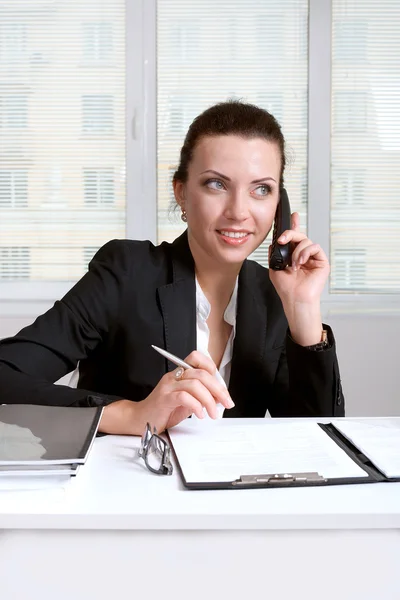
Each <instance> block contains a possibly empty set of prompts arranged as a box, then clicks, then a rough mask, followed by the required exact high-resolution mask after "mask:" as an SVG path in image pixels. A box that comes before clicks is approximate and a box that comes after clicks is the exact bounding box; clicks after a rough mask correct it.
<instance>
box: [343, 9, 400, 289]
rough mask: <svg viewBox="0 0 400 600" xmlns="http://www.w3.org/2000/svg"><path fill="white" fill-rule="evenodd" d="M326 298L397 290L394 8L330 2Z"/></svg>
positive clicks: (399, 29)
mask: <svg viewBox="0 0 400 600" xmlns="http://www.w3.org/2000/svg"><path fill="white" fill-rule="evenodd" d="M332 36H333V37H332V152H331V159H332V168H331V263H332V276H331V291H332V292H333V293H375V294H384V293H392V292H397V293H398V292H399V291H400V263H399V258H398V257H399V254H400V200H399V187H400V169H399V164H400V78H399V62H400V3H399V2H398V0H382V1H381V2H379V3H376V2H375V1H373V0H363V1H362V2H360V1H359V0H333V2H332Z"/></svg>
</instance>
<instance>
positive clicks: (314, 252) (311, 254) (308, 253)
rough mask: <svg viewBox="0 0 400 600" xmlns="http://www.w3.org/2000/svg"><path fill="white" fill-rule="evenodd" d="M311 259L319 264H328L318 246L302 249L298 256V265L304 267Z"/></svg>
mask: <svg viewBox="0 0 400 600" xmlns="http://www.w3.org/2000/svg"><path fill="white" fill-rule="evenodd" d="M311 258H312V259H313V260H315V261H318V262H321V264H322V263H328V257H327V256H326V254H325V252H324V251H323V250H322V248H321V246H320V245H319V244H310V246H307V247H306V248H304V250H302V252H301V253H300V255H299V258H298V264H299V265H305V264H307V262H308V261H309V260H310V259H311Z"/></svg>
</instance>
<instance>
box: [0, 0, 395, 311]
mask: <svg viewBox="0 0 400 600" xmlns="http://www.w3.org/2000/svg"><path fill="white" fill-rule="evenodd" d="M156 4H157V0H137V1H135V2H130V1H129V0H126V57H127V60H126V165H127V169H126V237H127V238H131V239H139V240H140V239H141V240H144V239H148V240H150V241H152V242H153V243H157V189H156V185H157V147H156V127H157V119H156V100H157V98H156V93H157V91H156V47H157V45H156V28H157V26H156V10H157V6H156ZM331 35H332V2H331V0H309V40H308V41H309V89H308V100H309V102H308V136H309V137H308V219H307V232H308V236H309V237H310V239H312V240H315V241H318V243H319V244H321V246H322V247H323V248H324V250H325V252H326V254H327V255H328V257H330V225H331V223H330V221H331V217H330V195H331V189H330V186H331V181H330V176H331V105H332V98H331V74H332V57H331V44H330V40H331ZM138 82H140V85H138ZM321 199H322V201H321ZM73 283H74V282H44V283H40V284H37V283H36V282H32V286H31V287H30V288H29V297H27V289H26V283H25V284H24V285H25V287H24V298H25V300H20V299H21V297H22V296H21V294H20V293H19V292H20V291H21V288H20V286H18V282H15V283H14V284H9V286H8V287H7V286H4V285H1V288H0V290H1V292H0V296H1V298H2V300H0V311H1V313H2V314H3V315H4V314H13V315H15V314H22V315H26V314H28V313H29V314H31V312H30V310H29V308H32V311H33V310H35V311H36V312H35V313H32V314H37V312H38V309H39V308H40V307H41V306H43V307H44V306H45V307H47V306H49V303H52V302H53V301H54V300H56V299H57V298H59V297H60V296H61V295H62V294H63V293H65V292H66V291H67V290H68V289H69V288H70V287H71V285H72V284H73ZM399 297H400V294H397V293H396V294H385V293H382V294H367V293H366V294H351V293H346V294H341V293H331V291H330V284H329V283H328V284H327V285H326V286H325V289H324V291H323V294H322V298H321V299H322V312H323V316H324V318H325V317H326V316H329V314H335V313H340V314H355V313H360V314H366V313H370V312H373V313H374V314H388V313H389V314H399V312H400V303H399ZM7 305H8V309H9V312H8V311H7ZM27 307H28V310H27ZM16 311H17V312H16Z"/></svg>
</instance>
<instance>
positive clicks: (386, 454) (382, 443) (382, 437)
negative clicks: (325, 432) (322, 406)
mask: <svg viewBox="0 0 400 600" xmlns="http://www.w3.org/2000/svg"><path fill="white" fill-rule="evenodd" d="M332 424H333V425H334V426H335V427H336V428H337V429H339V431H341V432H342V433H343V435H344V436H346V437H347V438H348V439H349V440H350V441H351V442H352V443H353V444H354V445H355V446H357V448H358V449H359V450H361V452H363V453H364V454H365V456H367V457H368V458H369V459H370V460H371V462H372V463H373V464H374V465H375V466H376V467H378V469H379V470H380V471H382V473H384V474H385V475H386V477H400V419H390V418H388V419H384V418H380V419H368V420H350V419H349V420H346V419H345V420H343V421H342V420H341V421H332Z"/></svg>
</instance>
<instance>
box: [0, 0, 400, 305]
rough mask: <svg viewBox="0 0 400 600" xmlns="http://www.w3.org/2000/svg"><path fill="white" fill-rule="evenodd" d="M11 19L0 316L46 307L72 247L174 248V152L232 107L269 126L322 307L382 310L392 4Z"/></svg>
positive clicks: (0, 118) (394, 46) (387, 283)
mask: <svg viewBox="0 0 400 600" xmlns="http://www.w3.org/2000/svg"><path fill="white" fill-rule="evenodd" d="M15 4H16V3H15V2H8V3H7V2H3V3H2V9H1V19H0V21H1V23H0V81H1V90H0V128H1V131H0V133H1V141H0V165H1V167H0V170H1V174H0V210H1V215H0V242H1V245H2V248H3V249H5V248H7V249H10V248H17V249H18V248H22V249H26V248H27V249H28V250H29V257H30V258H29V261H28V264H29V265H30V271H29V272H30V279H29V280H27V279H22V280H21V281H17V280H19V278H20V272H21V269H20V266H18V265H21V264H22V263H23V261H24V260H25V259H23V260H22V259H21V261H22V262H21V261H20V262H18V261H17V262H15V261H14V263H12V262H9V265H14V267H12V266H9V267H8V274H9V277H7V278H4V277H2V279H1V282H0V305H1V303H2V302H3V299H4V298H10V299H13V298H21V297H24V298H25V297H27V298H28V297H31V298H38V297H39V296H40V298H47V299H52V300H54V299H56V298H57V297H59V296H60V290H65V289H67V286H70V285H71V284H72V283H73V282H74V281H75V280H76V279H77V278H79V277H80V275H81V274H82V273H83V272H84V270H85V268H86V265H85V264H84V261H83V257H84V256H85V254H84V252H85V250H84V249H85V248H86V247H87V248H89V247H90V248H98V247H100V246H101V245H102V244H104V243H105V242H106V241H108V240H109V239H113V238H118V237H119V238H120V237H130V238H140V237H146V238H149V239H151V240H152V241H153V242H161V241H162V240H164V239H165V240H172V239H174V238H175V237H176V236H177V235H178V234H179V233H180V232H181V231H182V230H183V229H184V228H185V225H184V224H183V223H182V221H181V220H180V213H179V211H176V212H174V211H171V209H170V208H171V201H172V197H173V194H172V185H171V175H172V172H173V171H174V170H175V168H176V165H177V163H178V159H179V150H180V148H181V145H182V142H183V136H184V134H185V132H186V130H187V127H188V125H189V124H190V122H191V121H192V120H193V118H194V117H195V116H196V115H197V114H199V113H200V112H201V111H202V110H204V109H205V108H206V107H208V106H210V105H211V104H213V103H215V102H219V101H222V100H226V99H228V98H232V97H233V96H235V97H237V98H241V99H244V100H246V101H249V102H254V103H256V104H257V103H258V104H261V105H262V106H266V107H267V108H269V110H271V112H273V114H275V115H276V116H277V117H278V120H280V121H281V123H282V126H283V131H284V134H285V137H286V142H287V154H288V166H287V170H286V173H285V185H286V188H287V190H288V194H289V198H290V201H291V205H292V208H293V210H297V211H299V212H300V216H301V223H303V224H304V223H308V227H309V233H310V237H311V238H312V239H313V240H315V241H316V242H318V243H321V244H322V246H323V247H324V248H325V249H328V248H329V250H330V259H331V265H332V270H331V279H330V285H329V286H327V295H326V297H325V300H329V301H332V300H333V301H334V302H336V300H338V301H341V300H343V299H344V300H345V299H346V298H347V299H348V298H349V297H350V296H351V299H352V301H353V299H354V302H355V303H358V302H362V301H363V299H364V296H365V297H367V298H366V299H367V300H371V299H372V295H374V299H375V300H377V301H378V302H379V303H381V302H383V300H382V298H384V299H387V298H388V294H392V295H394V294H399V292H400V266H399V264H398V259H397V256H398V254H399V252H398V250H400V248H399V247H398V246H399V245H400V203H399V194H398V190H399V188H400V170H399V156H400V135H399V131H400V112H399V106H400V105H399V102H398V99H399V89H400V88H399V76H398V70H399V62H400V3H399V2H398V0H381V2H380V3H379V5H377V4H376V2H375V3H374V2H373V1H372V0H363V2H359V1H358V0H329V2H323V3H318V2H308V1H307V0H287V2H285V3H282V2H281V1H279V0H268V2H260V0H246V1H245V0H229V1H228V0H204V1H203V2H201V3H199V2H197V3H196V2H187V1H185V0H169V2H162V1H161V0H151V2H150V1H149V2H126V0H115V1H113V2H108V3H106V2H103V0H91V2H90V3H89V2H86V3H85V2H82V3H68V2H67V3H64V5H63V8H62V9H60V10H58V9H57V10H51V11H47V12H46V18H45V19H44V18H43V15H44V13H43V6H44V4H43V0H30V1H29V2H19V3H18V10H16V8H15ZM45 4H46V3H45ZM48 4H49V6H50V5H51V6H52V8H54V7H55V3H54V2H49V3H48ZM60 6H61V5H60ZM316 7H318V8H316ZM154 8H157V11H154ZM330 27H331V30H330ZM126 31H129V32H130V35H129V36H126V35H125V32H126ZM175 33H177V35H176V36H175ZM317 33H318V35H317ZM154 57H155V58H156V60H154ZM99 67H101V68H99ZM155 107H156V108H155ZM133 117H135V118H134V119H133ZM130 121H131V122H132V121H134V125H135V127H134V126H130ZM127 124H128V127H127ZM126 131H131V132H133V134H134V135H132V136H131V135H129V136H128V137H127V135H126ZM329 142H330V145H329ZM126 156H127V158H128V165H127V168H126V165H125V163H126ZM83 165H84V166H85V168H84V169H83V167H82V166H83ZM125 171H126V181H125V175H124V174H125ZM127 198H129V200H126V199H127ZM17 209H18V210H17ZM303 226H304V225H303ZM267 246H268V242H266V244H265V245H264V246H263V247H262V248H260V249H259V250H258V251H257V253H258V255H257V256H255V258H257V260H260V261H261V262H262V263H265V262H266V260H267V252H266V248H267ZM21 252H22V250H21ZM21 256H22V255H21ZM25 264H26V260H25ZM11 269H14V271H13V273H14V276H12V273H11ZM6 279H7V281H6V282H5V280H6ZM14 279H15V281H16V285H15V286H14V287H13V281H14ZM20 284H21V285H20ZM57 286H58V287H57ZM8 290H9V291H8ZM21 290H22V291H21ZM47 290H53V291H51V292H50V291H47ZM54 290H55V291H54ZM7 294H9V295H7ZM29 295H30V296H29ZM378 295H379V298H378ZM385 301H386V300H385Z"/></svg>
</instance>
